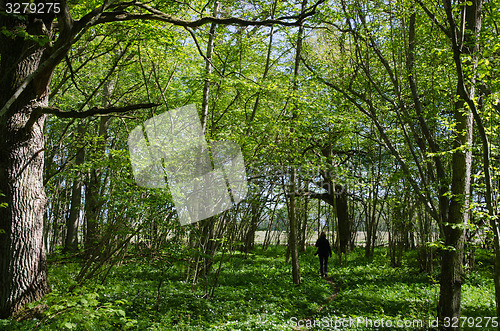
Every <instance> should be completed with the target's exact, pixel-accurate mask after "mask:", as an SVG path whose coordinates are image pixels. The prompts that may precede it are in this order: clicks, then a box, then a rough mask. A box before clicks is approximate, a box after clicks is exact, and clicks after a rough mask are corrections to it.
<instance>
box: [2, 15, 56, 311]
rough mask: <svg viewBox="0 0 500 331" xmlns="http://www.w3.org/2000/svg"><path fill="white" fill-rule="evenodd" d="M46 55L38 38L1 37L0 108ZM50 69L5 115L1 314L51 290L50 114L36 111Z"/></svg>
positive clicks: (7, 20)
mask: <svg viewBox="0 0 500 331" xmlns="http://www.w3.org/2000/svg"><path fill="white" fill-rule="evenodd" d="M0 25H2V26H6V27H7V29H12V30H14V29H16V28H20V29H24V30H26V31H28V32H29V33H32V34H38V35H40V34H42V33H43V31H44V27H43V22H42V21H41V20H39V19H33V18H30V19H27V20H26V21H24V20H19V19H17V18H15V17H14V18H13V17H7V16H2V17H0ZM45 31H46V30H45ZM43 55H44V49H43V48H42V47H41V46H39V45H38V44H37V43H35V42H33V41H29V40H25V39H24V38H22V37H19V36H18V37H12V36H6V35H5V34H1V35H0V91H1V93H0V108H4V105H6V103H7V101H8V100H9V99H10V98H11V97H12V95H13V94H14V92H15V91H16V90H17V89H18V88H19V86H20V85H21V83H22V82H23V81H24V80H25V78H26V77H27V76H28V75H30V74H32V73H33V72H34V71H35V70H36V69H37V68H38V66H39V64H40V62H41V60H42V58H43ZM51 73H52V71H50V70H49V71H46V72H44V73H41V74H40V75H39V76H37V77H38V79H36V80H33V82H32V83H30V84H28V85H27V86H26V88H25V90H24V92H23V93H21V94H20V95H19V97H18V98H17V100H16V101H15V102H13V103H11V104H10V107H9V108H8V110H7V111H6V112H5V113H4V114H3V115H2V116H1V117H0V192H1V193H2V194H3V196H1V197H0V202H1V203H6V204H7V207H1V208H0V318H6V317H9V316H11V315H12V314H13V313H15V312H17V311H18V310H19V309H20V308H21V307H22V306H23V305H24V304H26V303H29V302H32V301H34V300H38V299H40V298H41V297H43V295H45V294H46V293H47V292H48V291H49V284H48V282H47V262H46V251H45V246H44V240H43V215H44V211H45V203H46V197H45V192H44V186H43V166H44V148H45V141H44V135H43V125H44V120H45V115H39V116H36V117H35V116H33V109H35V108H38V107H44V106H47V104H48V86H49V82H50V79H51Z"/></svg>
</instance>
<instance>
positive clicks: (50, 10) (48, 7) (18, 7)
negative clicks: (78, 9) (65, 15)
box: [5, 2, 61, 14]
mask: <svg viewBox="0 0 500 331" xmlns="http://www.w3.org/2000/svg"><path fill="white" fill-rule="evenodd" d="M5 12H6V13H7V14H58V13H60V12H61V6H60V3H58V2H45V3H43V2H40V3H33V2H7V3H6V4H5Z"/></svg>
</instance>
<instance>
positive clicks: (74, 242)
mask: <svg viewBox="0 0 500 331" xmlns="http://www.w3.org/2000/svg"><path fill="white" fill-rule="evenodd" d="M84 133H85V126H84V125H83V124H82V123H79V124H78V132H77V136H76V138H75V141H77V144H76V145H77V149H78V150H77V152H76V159H75V165H76V166H79V165H81V164H83V162H84V161H85V148H84V146H80V144H79V143H78V142H81V141H82V139H83V135H84ZM79 177H81V175H80V171H78V176H77V178H75V179H74V180H73V184H72V188H71V207H70V212H69V216H68V218H67V219H66V240H65V242H64V251H66V252H74V251H78V220H79V215H80V205H81V202H82V180H81V178H79Z"/></svg>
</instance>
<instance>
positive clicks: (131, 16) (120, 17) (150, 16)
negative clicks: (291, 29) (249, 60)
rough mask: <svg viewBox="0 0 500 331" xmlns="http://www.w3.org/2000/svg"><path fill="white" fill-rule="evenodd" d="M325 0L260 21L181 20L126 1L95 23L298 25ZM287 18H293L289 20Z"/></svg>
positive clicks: (136, 2) (227, 19) (231, 19)
mask: <svg viewBox="0 0 500 331" xmlns="http://www.w3.org/2000/svg"><path fill="white" fill-rule="evenodd" d="M323 2H325V0H319V1H317V2H316V3H315V4H314V5H312V6H311V7H309V8H307V10H306V11H304V12H303V13H301V14H298V15H292V16H283V17H280V18H277V19H266V20H262V21H257V20H248V19H244V18H238V17H227V18H220V17H213V16H205V17H202V18H200V19H197V20H194V21H187V20H183V19H180V18H177V17H174V16H171V15H168V14H165V13H164V12H162V11H160V10H158V9H155V8H153V7H151V6H149V5H146V4H144V3H141V2H138V1H130V2H126V3H119V4H117V5H115V6H114V8H116V10H114V11H111V12H103V13H102V14H101V16H100V17H99V19H98V20H96V21H95V24H101V23H108V22H121V21H130V20H153V21H161V22H165V23H170V24H173V25H177V26H183V27H190V28H197V27H200V26H202V25H205V24H208V23H215V24H223V25H241V26H250V25H253V26H271V25H273V24H278V25H284V26H298V25H300V24H302V21H303V20H304V19H306V18H307V17H309V16H312V15H314V14H315V13H316V8H317V7H318V6H319V5H320V4H322V3H323ZM128 7H136V8H141V9H144V10H146V11H147V12H148V13H130V12H127V11H125V9H126V8H128ZM288 20H294V21H292V22H289V21H288Z"/></svg>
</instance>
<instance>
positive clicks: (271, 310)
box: [0, 247, 495, 330]
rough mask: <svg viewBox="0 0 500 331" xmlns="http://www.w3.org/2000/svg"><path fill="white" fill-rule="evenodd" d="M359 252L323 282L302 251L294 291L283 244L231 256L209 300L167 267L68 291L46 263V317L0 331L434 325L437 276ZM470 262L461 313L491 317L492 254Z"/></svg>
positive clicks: (140, 266) (58, 269)
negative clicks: (471, 267) (48, 286)
mask: <svg viewBox="0 0 500 331" xmlns="http://www.w3.org/2000/svg"><path fill="white" fill-rule="evenodd" d="M363 252H364V251H363V250H361V249H360V250H356V251H355V252H352V253H350V254H349V257H348V263H347V265H346V266H343V267H339V266H338V263H337V260H336V259H335V258H334V259H332V260H330V263H329V266H330V272H329V277H328V279H327V280H325V279H322V278H320V277H319V272H318V261H317V258H316V257H314V256H313V253H314V249H312V247H311V248H309V249H308V251H307V252H305V253H303V254H302V255H301V257H300V260H301V274H302V284H301V285H294V284H293V283H292V280H291V267H290V264H287V263H285V248H283V247H271V248H270V249H269V250H267V251H262V250H260V249H256V250H255V251H254V252H253V253H251V254H248V255H244V254H241V253H239V252H234V253H233V255H232V257H231V258H230V259H228V255H226V257H225V258H224V262H223V265H222V269H221V274H220V278H219V282H218V286H217V287H216V289H215V292H214V296H213V297H212V298H210V299H207V298H206V297H205V294H206V293H207V283H211V281H212V279H207V282H205V280H202V281H201V282H200V283H199V284H197V285H194V284H191V283H188V282H185V281H184V276H183V267H182V266H173V267H170V268H168V269H166V270H165V268H163V266H162V265H158V263H152V262H151V260H150V259H148V258H140V259H139V258H134V259H130V260H127V261H124V263H123V264H121V265H120V266H117V267H115V268H113V269H112V271H111V272H110V274H109V276H108V278H107V279H106V282H105V283H104V284H102V285H101V284H88V285H86V286H84V287H81V288H77V289H76V290H75V291H73V292H72V293H68V292H67V288H68V287H69V285H70V284H72V279H73V278H74V276H75V274H76V273H77V271H78V266H79V264H78V262H76V261H72V262H67V263H64V264H51V265H50V268H49V276H50V281H51V284H52V287H53V291H52V293H51V294H49V295H48V296H47V297H46V298H45V299H44V300H42V301H41V302H38V303H36V304H40V303H43V304H46V305H47V306H49V309H48V310H47V311H46V313H45V315H44V316H43V317H42V316H40V317H39V318H38V319H37V318H33V319H30V320H25V321H22V322H16V321H13V320H0V329H6V330H31V329H34V328H36V329H39V330H53V329H61V330H64V329H67V330H110V329H111V330H112V329H115V330H122V329H128V330H290V329H293V328H295V329H300V326H304V329H305V327H310V329H312V330H320V329H321V330H324V329H334V328H335V327H340V328H341V329H352V330H362V329H373V328H375V327H377V328H378V329H384V328H386V329H393V328H394V326H398V325H402V326H405V325H406V326H405V327H403V328H401V329H405V330H408V329H420V328H421V326H422V328H425V327H426V326H427V324H425V325H419V324H418V323H417V324H411V323H415V321H424V322H425V323H428V321H432V320H433V319H435V314H436V313H435V312H436V305H437V300H438V295H439V285H438V283H437V281H436V279H437V275H427V274H425V273H419V272H418V271H417V268H416V258H415V254H414V252H409V253H406V254H405V258H404V263H403V266H402V267H400V268H392V267H390V266H389V264H388V258H387V257H386V256H385V250H384V249H378V250H376V251H375V256H374V258H372V259H365V258H364V257H363ZM477 256H478V258H477V269H475V270H474V271H473V272H472V273H471V274H470V276H469V277H468V278H467V279H466V281H465V283H464V285H463V287H462V312H463V314H462V315H463V316H466V317H470V318H472V317H474V318H479V317H485V316H495V302H494V286H493V281H492V268H491V263H492V257H491V256H490V255H489V254H488V252H478V255H477ZM215 266H216V267H218V261H216V263H215ZM161 279H163V281H162V282H161V286H160V291H158V287H159V285H160V280H161ZM36 304H32V305H30V307H34V306H35V305H36ZM382 319H383V322H382ZM339 323H344V324H339ZM370 323H371V324H370ZM376 323H379V324H376ZM382 323H383V324H382ZM398 323H399V324H398ZM405 323H406V324H405ZM388 325H391V326H392V327H388ZM431 326H432V324H431ZM465 326H466V325H465ZM483 326H484V325H483Z"/></svg>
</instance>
